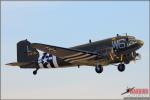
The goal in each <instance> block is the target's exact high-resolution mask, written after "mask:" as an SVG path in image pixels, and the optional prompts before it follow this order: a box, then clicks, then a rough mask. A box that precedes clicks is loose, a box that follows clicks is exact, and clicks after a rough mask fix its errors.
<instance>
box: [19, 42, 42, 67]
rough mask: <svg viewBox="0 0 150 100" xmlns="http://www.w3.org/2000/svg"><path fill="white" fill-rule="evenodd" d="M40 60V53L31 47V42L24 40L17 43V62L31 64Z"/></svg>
mask: <svg viewBox="0 0 150 100" xmlns="http://www.w3.org/2000/svg"><path fill="white" fill-rule="evenodd" d="M38 58H39V52H38V51H37V50H36V49H35V48H32V47H31V43H30V42H29V41H27V40H23V41H19V42H18V43H17V62H19V63H29V64H31V63H32V62H38ZM20 67H27V65H20ZM28 67H33V66H28Z"/></svg>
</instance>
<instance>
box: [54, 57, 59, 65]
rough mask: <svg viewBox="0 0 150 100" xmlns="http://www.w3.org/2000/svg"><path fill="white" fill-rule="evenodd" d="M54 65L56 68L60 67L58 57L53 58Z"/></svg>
mask: <svg viewBox="0 0 150 100" xmlns="http://www.w3.org/2000/svg"><path fill="white" fill-rule="evenodd" d="M53 64H54V67H59V66H58V63H57V59H56V56H53Z"/></svg>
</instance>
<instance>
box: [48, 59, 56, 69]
mask: <svg viewBox="0 0 150 100" xmlns="http://www.w3.org/2000/svg"><path fill="white" fill-rule="evenodd" d="M49 62H50V65H51V67H52V68H55V66H54V64H53V61H52V60H50V61H49Z"/></svg>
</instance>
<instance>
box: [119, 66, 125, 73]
mask: <svg viewBox="0 0 150 100" xmlns="http://www.w3.org/2000/svg"><path fill="white" fill-rule="evenodd" d="M118 70H119V71H120V72H123V71H124V70H125V65H124V64H119V65H118Z"/></svg>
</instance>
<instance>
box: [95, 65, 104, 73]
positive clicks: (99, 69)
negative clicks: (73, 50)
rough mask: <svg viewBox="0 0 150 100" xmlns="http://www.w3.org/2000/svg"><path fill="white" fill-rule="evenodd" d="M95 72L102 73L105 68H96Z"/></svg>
mask: <svg viewBox="0 0 150 100" xmlns="http://www.w3.org/2000/svg"><path fill="white" fill-rule="evenodd" d="M95 71H96V72H97V73H102V72H103V67H102V66H100V65H99V66H96V67H95Z"/></svg>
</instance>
